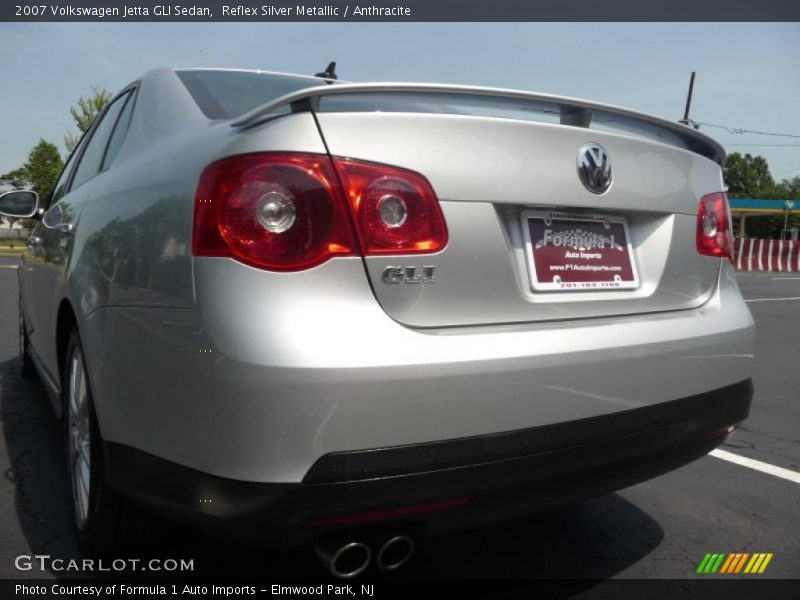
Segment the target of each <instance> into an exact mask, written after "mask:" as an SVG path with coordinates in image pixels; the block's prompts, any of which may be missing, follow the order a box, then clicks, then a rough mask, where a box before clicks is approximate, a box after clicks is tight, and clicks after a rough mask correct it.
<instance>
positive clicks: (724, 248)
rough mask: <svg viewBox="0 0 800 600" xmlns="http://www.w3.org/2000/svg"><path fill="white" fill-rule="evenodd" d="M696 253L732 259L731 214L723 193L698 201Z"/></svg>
mask: <svg viewBox="0 0 800 600" xmlns="http://www.w3.org/2000/svg"><path fill="white" fill-rule="evenodd" d="M697 251H698V252H699V253H700V254H705V255H707V256H717V257H719V258H725V257H727V258H730V259H733V227H732V226H731V213H730V209H729V208H728V198H727V197H726V196H725V194H724V193H723V192H716V193H714V194H708V195H707V196H703V197H702V198H701V199H700V204H699V205H698V206H697Z"/></svg>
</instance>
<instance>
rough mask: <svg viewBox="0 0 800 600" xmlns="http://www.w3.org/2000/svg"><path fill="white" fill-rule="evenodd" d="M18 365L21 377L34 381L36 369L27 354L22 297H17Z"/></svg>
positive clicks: (26, 335)
mask: <svg viewBox="0 0 800 600" xmlns="http://www.w3.org/2000/svg"><path fill="white" fill-rule="evenodd" d="M19 363H20V373H22V377H24V378H25V379H36V377H37V373H36V367H35V366H34V364H33V359H32V358H31V355H30V354H29V352H28V333H27V329H26V328H25V315H24V314H23V313H22V295H20V297H19Z"/></svg>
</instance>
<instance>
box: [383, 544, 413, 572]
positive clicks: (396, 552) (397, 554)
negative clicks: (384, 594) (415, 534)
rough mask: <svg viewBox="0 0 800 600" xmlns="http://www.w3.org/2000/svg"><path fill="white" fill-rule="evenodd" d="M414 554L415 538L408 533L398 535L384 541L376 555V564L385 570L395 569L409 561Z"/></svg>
mask: <svg viewBox="0 0 800 600" xmlns="http://www.w3.org/2000/svg"><path fill="white" fill-rule="evenodd" d="M412 554H414V540H413V539H412V538H410V537H409V536H407V535H396V536H394V537H392V538H389V539H388V540H387V541H386V542H384V544H383V546H381V547H380V550H378V555H377V556H376V557H375V564H377V565H378V568H379V569H381V570H383V571H394V570H395V569H399V568H400V567H402V566H403V565H404V564H406V563H407V562H408V559H410V558H411V555H412Z"/></svg>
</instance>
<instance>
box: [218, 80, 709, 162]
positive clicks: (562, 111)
mask: <svg viewBox="0 0 800 600" xmlns="http://www.w3.org/2000/svg"><path fill="white" fill-rule="evenodd" d="M366 94H371V95H374V94H387V96H388V95H391V94H395V95H397V94H402V95H421V96H423V95H424V96H425V99H426V100H428V101H429V100H430V99H431V98H432V97H433V98H435V97H440V98H441V100H442V101H443V102H444V101H446V100H447V99H448V98H456V97H459V96H460V97H462V98H469V99H471V100H473V101H474V100H475V99H480V100H481V101H482V102H485V104H486V105H487V106H489V107H491V106H492V105H493V104H498V103H499V104H501V105H502V106H503V108H506V109H507V108H509V104H511V108H513V109H518V110H520V111H522V112H525V113H528V114H530V113H531V112H540V113H545V114H550V115H552V114H556V115H558V116H559V122H560V123H561V125H568V126H572V127H585V128H592V124H593V122H594V123H596V127H597V126H603V125H605V126H607V127H608V128H610V129H612V130H613V129H616V130H617V131H619V130H621V131H623V132H626V133H632V134H634V135H637V134H638V135H640V136H643V137H647V138H650V139H656V140H658V141H661V142H664V143H667V144H671V145H675V146H679V147H683V148H686V149H687V150H691V151H692V152H695V153H697V154H700V155H702V156H705V157H707V158H710V159H711V160H713V161H715V162H716V163H718V164H719V165H724V163H725V150H724V149H723V148H722V146H720V145H719V144H718V143H717V142H716V141H714V140H713V139H711V138H710V137H708V136H706V135H704V134H702V133H700V132H698V131H696V130H694V129H692V128H690V127H688V126H686V125H683V124H681V123H677V122H672V121H668V120H666V119H661V118H659V117H654V116H652V115H648V114H645V113H640V112H636V111H633V110H628V109H626V108H619V107H617V106H611V105H607V104H600V103H596V102H590V101H587V100H579V99H576V98H567V97H563V96H553V95H549V94H538V93H535V92H523V91H519V90H507V89H498V88H486V87H475V86H464V85H438V84H424V83H347V84H337V85H328V84H326V85H323V86H317V87H311V88H306V89H302V90H298V91H296V92H292V93H290V94H286V95H285V96H281V97H280V98H276V99H274V100H270V101H269V102H267V103H265V104H262V105H261V106H259V107H257V108H255V109H253V110H251V111H250V112H247V113H245V114H244V115H242V116H241V117H238V118H237V119H236V120H235V121H233V122H232V123H231V126H232V127H237V128H244V127H250V126H252V125H256V124H257V123H260V122H262V121H264V120H266V119H268V118H270V117H276V116H279V114H276V113H277V111H278V110H280V109H285V108H286V107H287V106H288V107H289V109H290V110H291V112H293V113H295V112H307V111H313V112H316V111H318V110H319V107H320V99H321V98H322V97H323V96H342V95H366ZM431 112H434V111H433V110H432V111H431ZM280 114H285V112H281V113H280ZM609 124H610V125H609Z"/></svg>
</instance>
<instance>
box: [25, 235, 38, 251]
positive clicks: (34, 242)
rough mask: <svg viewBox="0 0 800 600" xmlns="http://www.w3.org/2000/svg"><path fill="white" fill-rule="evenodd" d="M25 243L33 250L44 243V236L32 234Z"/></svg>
mask: <svg viewBox="0 0 800 600" xmlns="http://www.w3.org/2000/svg"><path fill="white" fill-rule="evenodd" d="M25 245H26V246H27V247H28V248H30V249H31V250H33V249H34V248H37V247H39V246H41V245H42V238H40V237H38V236H36V235H32V236H30V237H28V239H27V240H25Z"/></svg>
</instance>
